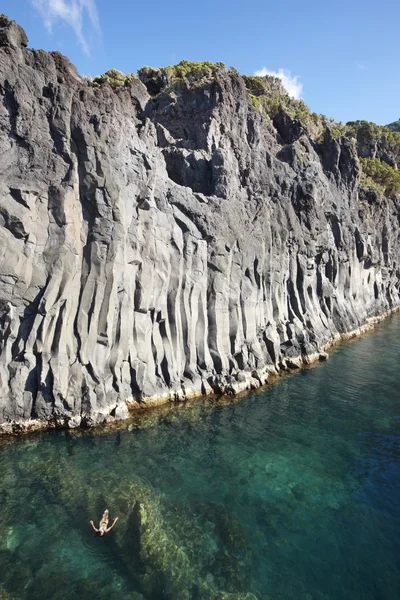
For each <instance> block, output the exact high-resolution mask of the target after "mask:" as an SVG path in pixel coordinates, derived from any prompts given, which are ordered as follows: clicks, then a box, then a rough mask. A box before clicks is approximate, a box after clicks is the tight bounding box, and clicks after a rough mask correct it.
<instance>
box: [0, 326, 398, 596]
mask: <svg viewBox="0 0 400 600" xmlns="http://www.w3.org/2000/svg"><path fill="white" fill-rule="evenodd" d="M399 359H400V316H396V317H393V318H392V319H390V320H388V321H386V322H385V323H383V324H381V325H380V326H379V327H378V328H377V329H376V330H375V331H374V332H373V333H371V334H369V335H367V336H365V337H364V338H362V339H359V340H357V341H354V342H351V343H347V344H342V345H341V346H340V347H338V348H337V349H336V350H335V351H334V352H333V353H332V355H331V357H330V360H329V361H328V362H327V363H326V364H323V365H319V366H317V367H315V368H312V369H309V370H304V371H301V372H299V373H296V374H294V375H291V376H288V377H285V378H283V379H282V381H280V382H279V384H278V385H274V386H272V387H271V388H270V389H267V390H266V391H262V392H257V393H254V394H250V395H248V396H247V397H246V398H244V399H242V400H241V401H239V402H236V403H229V404H224V405H222V404H218V403H214V404H210V403H203V402H198V403H195V404H191V405H187V406H184V407H181V408H171V409H167V410H163V411H159V412H156V413H151V414H149V415H148V416H146V417H145V418H144V420H143V421H142V422H141V423H140V426H137V425H132V424H131V425H130V426H129V429H128V425H125V426H124V428H123V429H121V430H119V431H112V432H108V433H105V432H85V433H84V434H79V433H72V434H71V433H69V432H55V433H45V434H40V435H33V436H29V437H24V438H21V439H19V440H16V441H12V442H7V443H1V444H0V527H1V529H0V587H2V588H3V589H4V590H6V592H7V593H8V594H10V597H11V598H21V599H29V600H31V599H32V600H33V599H35V600H36V599H38V600H39V599H40V600H47V599H50V598H51V599H53V598H54V599H56V600H61V599H68V600H74V599H75V598H77V599H78V598H80V599H92V598H93V599H94V598H100V599H102V598H104V599H110V600H114V599H115V600H125V599H126V600H128V599H129V600H147V599H149V600H153V599H154V600H155V599H157V600H158V599H163V598H165V599H168V600H170V599H173V600H175V599H177V600H185V599H186V600H189V599H192V598H193V599H194V600H196V599H199V600H200V599H201V600H214V599H215V600H217V599H220V600H222V599H227V600H239V599H240V600H243V599H247V600H250V599H251V600H254V597H256V598H258V599H259V600H261V599H262V600H268V599H271V600H272V599H273V600H284V599H285V600H286V599H293V598H296V599H305V600H313V599H330V600H331V599H332V600H333V599H340V600H342V599H347V598H349V599H352V600H357V599H360V600H361V599H362V600H369V599H371V600H397V599H398V598H399V597H400V542H399V540H400V418H399V417H400V369H399ZM106 506H107V507H108V508H109V509H110V513H111V517H113V516H114V515H117V516H119V521H118V523H117V525H116V526H115V528H114V530H113V531H112V532H110V533H109V534H108V535H107V536H106V537H105V538H98V537H96V536H95V534H94V532H93V531H91V528H90V525H89V523H88V521H89V519H94V520H95V521H96V524H98V521H99V519H100V517H101V514H102V512H103V510H104V508H106ZM0 598H2V596H1V592H0Z"/></svg>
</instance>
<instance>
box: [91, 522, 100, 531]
mask: <svg viewBox="0 0 400 600" xmlns="http://www.w3.org/2000/svg"><path fill="white" fill-rule="evenodd" d="M89 522H90V524H91V526H92V527H93V529H94V530H95V531H96V532H98V531H99V530H98V529H96V527H95V526H94V523H93V521H89Z"/></svg>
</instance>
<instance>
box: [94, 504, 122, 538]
mask: <svg viewBox="0 0 400 600" xmlns="http://www.w3.org/2000/svg"><path fill="white" fill-rule="evenodd" d="M117 521H118V517H115V519H114V521H113V524H112V525H111V527H108V509H107V508H106V510H105V511H104V513H103V516H102V517H101V521H100V525H99V528H98V529H96V527H95V526H94V523H93V521H90V524H91V526H92V527H93V529H94V530H95V532H96V533H99V534H100V535H104V534H105V533H108V532H109V531H111V529H112V528H113V527H114V525H115V523H116V522H117Z"/></svg>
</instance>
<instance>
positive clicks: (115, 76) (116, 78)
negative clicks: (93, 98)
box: [86, 69, 136, 87]
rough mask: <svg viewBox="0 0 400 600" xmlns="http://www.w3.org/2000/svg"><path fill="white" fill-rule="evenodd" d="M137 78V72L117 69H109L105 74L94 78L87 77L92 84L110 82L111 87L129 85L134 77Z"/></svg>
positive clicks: (97, 84)
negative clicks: (124, 71) (123, 71)
mask: <svg viewBox="0 0 400 600" xmlns="http://www.w3.org/2000/svg"><path fill="white" fill-rule="evenodd" d="M135 78H136V75H135V73H128V74H127V75H126V74H125V73H122V72H121V71H118V70H117V69H109V70H108V71H106V72H105V73H103V75H96V77H94V78H93V79H92V80H90V79H89V78H87V79H86V80H87V83H88V84H89V85H91V86H99V85H104V84H106V83H107V84H108V85H111V87H119V86H125V85H128V84H129V83H130V82H131V81H132V80H133V79H135Z"/></svg>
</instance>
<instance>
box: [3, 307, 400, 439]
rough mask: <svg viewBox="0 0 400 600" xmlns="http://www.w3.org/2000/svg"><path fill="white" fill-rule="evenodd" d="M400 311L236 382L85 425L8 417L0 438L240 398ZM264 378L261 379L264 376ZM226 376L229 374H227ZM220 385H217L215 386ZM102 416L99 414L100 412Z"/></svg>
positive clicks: (158, 399) (152, 401) (131, 407)
mask: <svg viewBox="0 0 400 600" xmlns="http://www.w3.org/2000/svg"><path fill="white" fill-rule="evenodd" d="M399 311H400V305H398V306H396V307H394V308H391V309H389V310H386V311H384V312H383V313H381V314H380V315H377V316H374V317H368V318H367V319H366V321H365V323H363V324H362V325H360V326H359V327H357V328H356V329H353V330H351V331H349V332H346V333H341V334H340V333H338V334H336V335H335V336H333V337H332V339H330V340H329V341H328V342H326V343H325V344H323V346H322V347H321V349H320V350H319V351H318V352H315V353H314V354H309V355H307V356H298V357H295V358H290V359H282V360H281V361H279V364H278V365H277V366H275V365H266V366H265V367H263V368H262V369H259V370H258V371H257V372H255V371H251V372H250V371H239V372H238V375H239V376H240V379H239V380H238V381H235V382H233V383H232V382H228V383H226V384H225V385H224V384H221V383H216V385H215V387H214V388H213V387H211V386H210V385H209V384H208V385H207V388H206V389H205V390H199V391H194V390H193V391H190V392H189V393H188V394H186V395H185V396H184V397H182V396H180V395H178V393H176V392H173V391H171V392H169V393H167V394H163V395H160V396H153V397H150V398H146V399H144V400H142V401H141V402H140V403H138V402H137V401H131V402H130V401H129V400H127V401H126V404H127V407H128V411H127V414H126V416H124V417H123V418H115V417H111V416H110V415H104V419H103V421H101V422H98V423H93V424H91V425H88V424H87V423H84V422H82V418H81V417H80V416H77V417H71V418H68V417H66V418H65V419H63V418H61V419H60V418H59V419H57V418H54V419H49V420H48V421H44V420H41V419H30V420H28V421H9V422H4V423H0V438H1V439H5V438H12V437H20V436H22V435H26V434H29V433H34V432H41V431H42V432H44V431H52V430H56V429H57V430H67V431H68V430H70V431H72V430H80V431H82V432H83V431H85V430H93V429H102V428H104V429H108V427H110V426H118V425H119V424H121V425H122V424H123V423H124V422H127V421H130V420H132V419H134V418H135V416H136V417H139V416H141V415H143V414H144V413H148V412H149V411H151V410H152V409H156V408H159V407H163V406H167V405H168V404H170V405H179V404H186V403H191V402H193V401H195V400H200V399H204V400H206V399H209V400H211V399H212V398H215V399H220V398H223V397H230V398H231V399H232V398H236V397H237V398H238V399H239V398H242V397H244V396H245V395H246V394H247V393H249V392H250V391H254V390H256V389H258V390H259V389H260V388H261V389H262V388H267V387H268V385H271V384H273V383H275V382H276V381H277V380H279V378H280V377H281V375H282V374H283V373H290V372H295V371H297V370H300V369H304V368H307V367H310V366H312V365H315V364H316V363H318V362H324V361H325V360H327V359H328V358H329V352H328V351H329V350H331V349H332V348H333V347H336V346H337V345H338V344H340V343H341V342H345V341H349V340H352V339H354V340H355V339H357V338H359V337H361V336H363V335H365V334H366V333H369V332H370V331H372V330H373V329H374V328H375V327H376V325H378V324H379V323H381V322H382V321H384V320H385V319H387V318H388V317H390V316H392V315H394V314H395V313H397V312H399ZM218 378H220V381H222V380H225V381H226V376H216V380H218ZM263 378H264V379H263ZM228 379H229V378H228ZM218 388H219V389H218ZM101 416H102V415H101Z"/></svg>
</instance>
